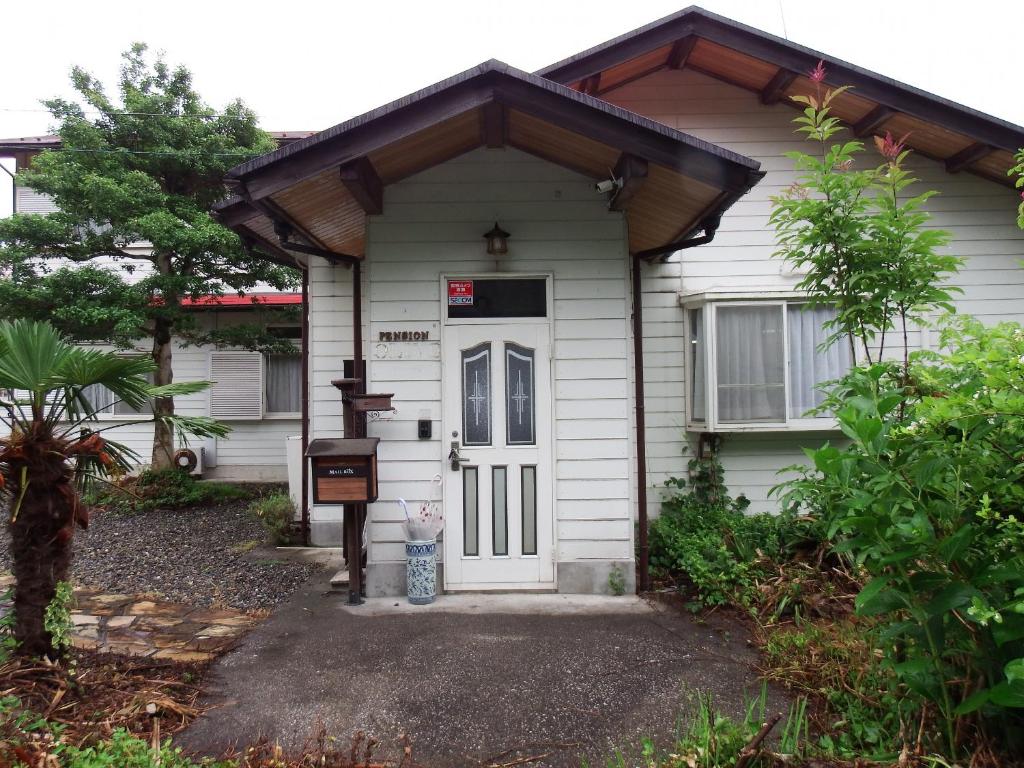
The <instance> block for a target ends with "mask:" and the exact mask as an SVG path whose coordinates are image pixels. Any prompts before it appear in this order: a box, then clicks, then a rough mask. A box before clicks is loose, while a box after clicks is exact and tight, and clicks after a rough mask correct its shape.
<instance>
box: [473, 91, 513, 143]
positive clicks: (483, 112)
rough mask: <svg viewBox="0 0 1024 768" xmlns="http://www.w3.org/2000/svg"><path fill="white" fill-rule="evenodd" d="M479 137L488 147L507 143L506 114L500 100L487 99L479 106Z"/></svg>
mask: <svg viewBox="0 0 1024 768" xmlns="http://www.w3.org/2000/svg"><path fill="white" fill-rule="evenodd" d="M480 139H481V141H483V144H484V146H485V147H487V148H488V149H498V148H499V147H503V146H505V145H506V144H507V143H508V115H507V114H506V110H505V105H504V104H502V103H501V102H499V101H489V102H487V103H486V104H484V105H483V106H482V107H480Z"/></svg>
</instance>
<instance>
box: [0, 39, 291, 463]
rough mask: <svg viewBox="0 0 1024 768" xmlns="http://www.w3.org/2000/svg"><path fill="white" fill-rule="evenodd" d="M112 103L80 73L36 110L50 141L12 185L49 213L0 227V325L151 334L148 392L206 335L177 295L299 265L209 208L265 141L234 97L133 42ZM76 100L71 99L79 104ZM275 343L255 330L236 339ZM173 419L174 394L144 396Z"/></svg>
mask: <svg viewBox="0 0 1024 768" xmlns="http://www.w3.org/2000/svg"><path fill="white" fill-rule="evenodd" d="M122 58H123V65H122V68H121V76H120V82H119V83H118V92H119V96H120V100H119V102H115V101H113V100H111V99H110V98H109V97H108V96H107V94H106V93H105V91H104V88H103V86H102V84H101V83H100V82H98V81H97V80H96V79H95V78H94V77H93V76H91V75H90V74H88V73H87V72H85V71H84V70H82V69H80V68H77V67H76V68H75V69H73V70H72V75H71V81H72V85H73V87H74V89H75V91H76V92H77V94H78V95H79V99H77V100H76V101H67V100H63V99H53V100H49V101H45V102H44V104H45V105H46V106H47V108H48V109H49V110H50V112H51V114H52V115H53V118H54V120H55V121H56V122H57V124H58V126H59V129H58V133H59V135H60V142H61V144H60V147H59V148H58V149H55V150H52V151H45V152H42V153H41V154H39V155H38V156H37V157H36V158H35V159H34V161H33V162H32V164H31V166H30V167H29V168H27V169H25V170H24V171H22V172H21V173H19V174H18V183H19V184H22V185H25V186H27V187H30V188H32V189H34V190H36V191H38V192H43V193H46V194H47V195H49V196H50V197H52V198H53V200H54V202H55V203H56V205H57V206H58V208H59V211H58V212H56V213H51V214H46V215H42V214H17V215H15V216H13V217H11V218H9V219H5V220H3V221H0V274H2V275H4V276H5V277H6V278H8V279H0V319H14V318H19V317H21V318H29V319H45V320H48V321H50V322H51V323H52V324H53V325H54V326H55V327H56V328H58V329H59V330H60V331H61V332H62V333H64V334H65V335H66V336H68V337H69V338H71V339H73V340H75V341H79V342H90V341H98V342H106V343H114V344H116V345H118V346H121V347H129V346H132V345H134V344H137V343H139V341H140V340H147V339H148V340H150V341H151V343H152V356H153V361H154V363H155V365H156V369H155V372H154V374H153V376H154V383H155V384H156V385H157V386H162V385H166V384H170V383H171V382H172V381H173V378H174V376H173V367H172V360H173V355H172V352H173V350H172V343H171V340H172V337H174V336H177V337H181V338H184V339H187V340H188V341H190V342H193V343H200V344H202V343H216V342H217V341H218V340H219V339H218V337H217V336H216V334H214V333H211V332H209V331H206V330H204V329H202V328H201V327H200V326H199V325H198V323H197V322H196V319H195V313H194V312H189V311H188V310H187V309H183V307H182V302H183V300H185V299H189V298H197V297H200V296H207V295H220V294H225V293H244V292H246V291H251V290H252V289H253V288H255V287H257V286H260V285H267V286H270V287H273V288H276V289H288V288H292V287H294V284H295V273H294V272H293V271H292V270H289V269H286V268H283V267H281V266H279V265H277V264H274V263H272V262H270V261H268V260H267V259H266V258H264V257H262V256H260V255H259V254H256V253H253V252H252V251H251V250H249V249H247V248H246V247H245V246H244V244H243V243H242V242H241V241H240V239H239V238H238V236H237V235H236V234H235V233H234V232H232V231H231V230H229V229H227V228H225V227H223V226H221V225H220V224H219V223H218V222H217V221H216V220H214V218H213V217H212V216H211V214H210V209H211V206H212V205H213V204H214V203H215V202H217V201H218V200H220V199H221V198H223V197H224V196H225V188H224V186H223V183H222V179H223V176H224V173H225V171H227V170H228V169H229V168H231V167H233V166H235V165H237V164H239V163H241V162H244V161H245V160H247V159H249V158H251V157H253V156H256V155H259V154H262V153H265V152H268V151H270V150H272V149H274V142H273V140H272V139H271V137H270V136H269V135H268V134H267V133H265V132H264V131H262V130H260V128H259V127H258V125H257V120H256V115H255V114H254V113H253V112H252V110H250V109H249V108H247V107H246V106H245V105H244V104H243V103H242V102H241V101H238V100H236V101H233V102H231V103H230V104H228V105H227V106H226V107H225V108H224V109H223V110H221V111H219V112H218V111H215V110H214V109H212V108H211V107H209V106H208V105H207V104H206V103H204V102H203V101H202V99H201V98H200V96H199V94H198V93H197V92H196V91H195V89H194V87H193V83H192V75H191V73H190V72H189V70H188V69H186V68H185V67H183V66H177V67H175V68H173V69H172V68H170V67H169V66H168V65H167V63H166V62H165V60H164V58H163V57H162V56H158V57H156V58H155V59H152V58H150V57H148V56H147V48H146V46H145V45H144V44H141V43H136V44H135V45H133V46H132V48H131V49H130V50H129V51H127V52H125V53H124V54H123V55H122ZM79 102H80V103H79ZM237 339H245V341H246V343H247V344H248V345H249V346H251V347H253V348H264V349H272V348H274V344H275V343H276V344H277V345H278V346H280V344H281V342H280V341H277V342H274V341H273V340H271V339H270V337H268V336H266V334H263V333H261V332H260V330H259V329H258V328H254V329H253V330H252V331H251V332H249V333H245V332H244V331H243V329H234V331H233V340H237ZM153 408H154V412H155V415H156V416H157V417H163V416H170V415H172V414H173V413H174V401H173V398H172V397H160V398H157V399H156V400H155V401H154V403H153ZM171 423H172V422H170V421H168V420H166V419H164V420H161V419H160V418H157V420H156V429H155V432H154V438H153V454H152V465H153V466H154V468H163V467H167V466H170V463H171V458H172V456H173V454H174V435H173V432H172V427H171Z"/></svg>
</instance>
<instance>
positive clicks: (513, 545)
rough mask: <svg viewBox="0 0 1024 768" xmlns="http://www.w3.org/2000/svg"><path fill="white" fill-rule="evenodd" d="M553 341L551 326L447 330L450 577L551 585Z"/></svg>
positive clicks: (485, 583)
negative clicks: (551, 340) (451, 453)
mask: <svg viewBox="0 0 1024 768" xmlns="http://www.w3.org/2000/svg"><path fill="white" fill-rule="evenodd" d="M550 349H551V342H550V339H549V326H548V324H547V323H522V324H517V323H515V321H514V320H510V321H509V322H507V323H505V324H501V325H497V324H496V325H489V324H488V325H447V326H445V330H444V349H443V366H444V373H443V397H444V432H443V437H444V446H445V451H446V453H448V452H450V451H452V450H454V452H455V454H456V455H457V457H458V459H460V460H459V461H458V462H457V464H456V467H457V468H453V461H452V458H454V457H453V456H449V459H448V460H446V462H445V470H444V475H445V491H444V505H445V512H444V514H445V529H444V582H445V588H446V589H451V590H460V589H462V590H478V589H550V588H552V587H554V583H555V573H554V562H553V557H552V555H553V552H552V537H553V528H554V525H553V518H552V485H551V483H552V479H551V475H552V462H551V425H552V418H551V358H550Z"/></svg>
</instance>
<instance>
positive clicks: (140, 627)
mask: <svg viewBox="0 0 1024 768" xmlns="http://www.w3.org/2000/svg"><path fill="white" fill-rule="evenodd" d="M13 584H14V577H13V576H11V575H10V574H0V592H4V591H6V590H7V589H8V588H9V587H11V586H12V585H13ZM9 608H10V604H9V603H3V602H0V615H3V614H4V613H6V612H7V611H8V610H9ZM262 620H263V617H262V616H258V615H254V614H248V613H242V612H241V611H235V610H231V609H228V608H197V607H196V606H194V605H186V604H184V603H172V602H168V601H165V600H161V599H160V598H158V597H155V596H153V595H129V594H125V595H122V594H115V593H108V592H101V591H100V590H97V589H94V588H92V587H76V588H75V590H74V602H73V604H72V606H71V622H72V624H73V625H74V628H73V630H72V632H71V642H72V644H73V645H74V646H75V647H76V648H83V649H87V650H95V651H99V652H101V653H122V654H129V655H132V656H150V657H153V658H155V659H171V660H173V661H187V662H195V661H211V660H212V659H214V658H216V657H217V656H219V655H221V654H222V653H224V652H225V651H227V650H228V649H230V648H232V647H233V646H234V645H235V644H236V643H237V642H238V641H239V640H240V639H241V637H242V636H243V635H244V634H245V633H246V632H248V631H249V630H250V629H252V627H254V626H255V625H256V624H258V623H260V621H262Z"/></svg>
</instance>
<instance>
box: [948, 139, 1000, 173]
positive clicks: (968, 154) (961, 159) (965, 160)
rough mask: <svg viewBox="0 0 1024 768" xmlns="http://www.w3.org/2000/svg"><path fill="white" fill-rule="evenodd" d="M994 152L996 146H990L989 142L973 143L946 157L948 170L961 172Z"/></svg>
mask: <svg viewBox="0 0 1024 768" xmlns="http://www.w3.org/2000/svg"><path fill="white" fill-rule="evenodd" d="M993 152H995V148H994V147H990V146H989V145H988V144H980V143H978V144H971V145H970V146H968V147H964V148H963V149H961V150H960V151H959V152H957V153H956V154H955V155H951V156H950V157H947V158H946V170H947V171H949V172H950V173H960V171H962V170H964V169H965V168H968V167H970V166H972V165H974V164H975V163H976V162H978V161H979V160H981V159H982V158H983V157H986V156H987V155H990V154H992V153H993Z"/></svg>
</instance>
